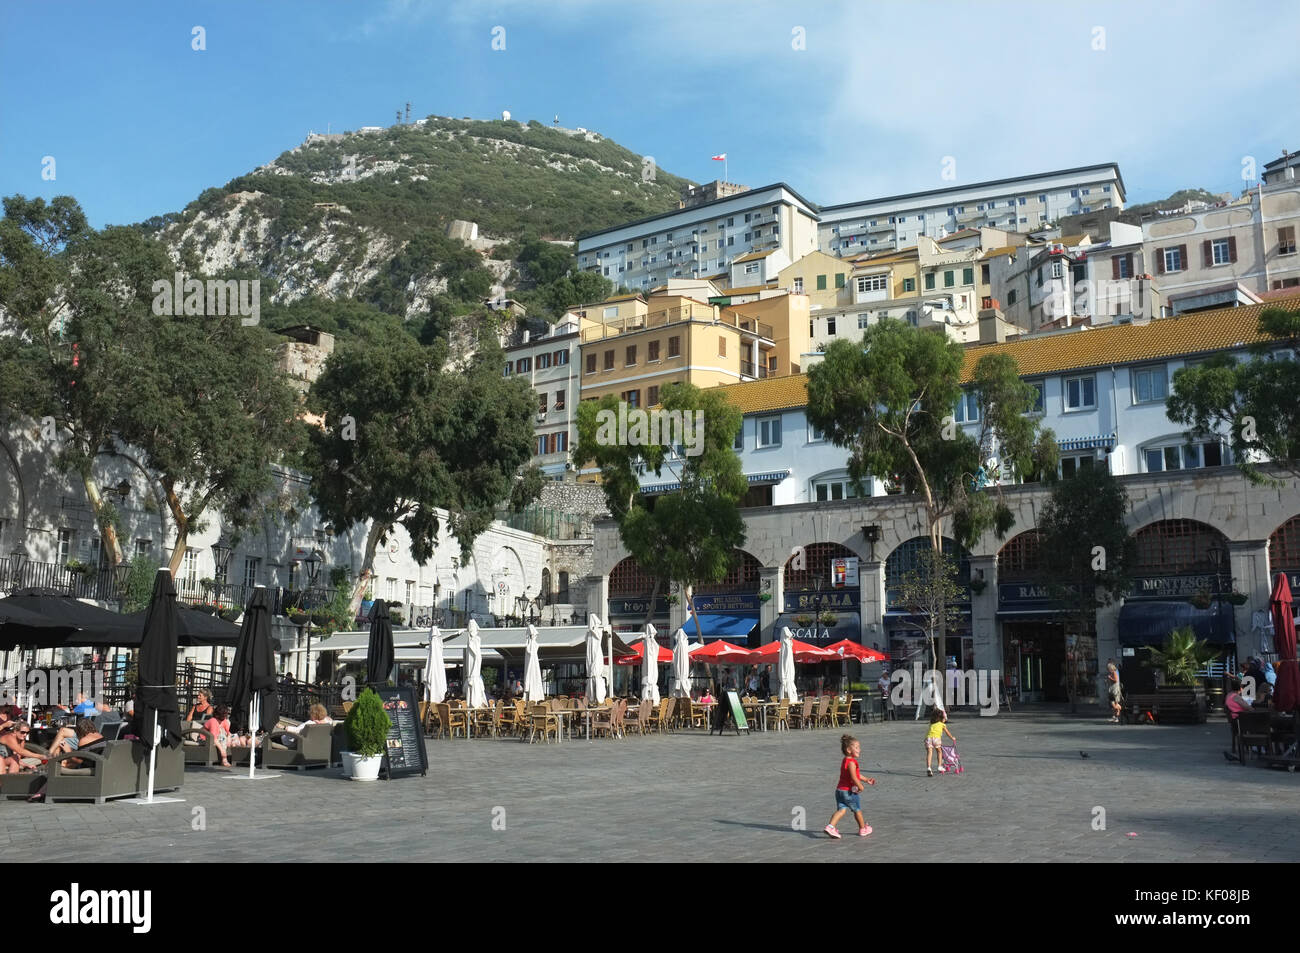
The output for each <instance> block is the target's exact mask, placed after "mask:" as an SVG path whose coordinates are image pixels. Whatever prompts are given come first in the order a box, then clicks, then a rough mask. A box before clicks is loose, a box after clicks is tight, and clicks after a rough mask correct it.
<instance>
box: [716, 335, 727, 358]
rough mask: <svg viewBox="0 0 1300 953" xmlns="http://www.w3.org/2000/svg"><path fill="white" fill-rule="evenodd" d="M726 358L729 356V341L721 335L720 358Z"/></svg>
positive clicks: (719, 341) (719, 340)
mask: <svg viewBox="0 0 1300 953" xmlns="http://www.w3.org/2000/svg"><path fill="white" fill-rule="evenodd" d="M726 356H727V339H726V338H724V337H722V336H721V335H719V336H718V357H726Z"/></svg>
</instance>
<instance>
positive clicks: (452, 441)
mask: <svg viewBox="0 0 1300 953" xmlns="http://www.w3.org/2000/svg"><path fill="white" fill-rule="evenodd" d="M504 360H505V358H504V356H503V355H502V353H501V349H500V347H499V346H498V345H497V343H496V341H495V340H494V339H493V338H492V337H491V336H490V335H487V334H484V335H483V336H482V338H481V339H480V341H479V348H478V351H477V353H476V354H475V356H474V357H473V358H472V359H471V360H470V361H469V362H468V363H467V364H466V365H464V366H452V365H449V364H448V360H447V350H446V348H445V347H444V346H441V345H439V346H435V347H432V348H426V347H423V346H421V345H420V344H419V343H418V342H416V341H415V340H413V339H412V338H411V337H410V336H409V335H406V334H404V333H401V332H398V333H392V332H387V333H385V332H382V331H379V330H375V331H372V332H364V333H362V334H361V335H360V336H359V337H358V339H357V340H356V341H355V342H351V343H345V344H343V345H342V346H341V347H340V348H339V349H337V350H336V351H335V352H334V354H333V355H332V356H331V357H330V359H329V360H328V361H327V362H326V365H325V369H324V371H323V372H322V374H321V376H320V377H319V378H318V379H317V381H316V382H315V384H313V385H312V389H311V392H310V394H309V395H308V406H309V408H310V409H311V410H312V412H313V413H317V414H322V415H324V418H325V421H326V426H325V428H324V429H317V430H313V431H312V432H311V435H310V440H311V446H310V450H309V453H308V470H309V472H310V473H311V475H312V487H311V491H312V496H313V498H314V499H315V501H316V505H317V506H318V507H319V509H320V512H321V514H322V516H324V518H325V519H326V520H328V521H329V522H330V523H331V524H332V525H333V527H334V530H335V532H336V533H343V532H346V531H347V530H348V529H349V528H351V527H352V526H355V525H358V524H365V523H369V524H370V529H369V532H368V534H367V537H366V545H365V550H364V555H363V563H362V568H361V572H360V574H359V575H358V577H357V579H356V580H355V582H354V584H353V588H352V594H351V609H352V612H353V613H355V612H356V609H357V608H358V607H359V605H360V603H361V599H362V596H363V595H364V594H365V592H366V590H367V588H368V587H369V586H370V583H371V580H372V578H373V576H374V557H375V550H376V548H377V547H378V545H379V543H380V542H382V541H384V540H386V539H387V538H388V535H389V534H390V533H391V532H392V531H393V529H394V528H395V527H396V526H397V525H398V524H401V525H402V526H403V527H404V528H405V529H406V531H407V533H408V534H409V535H410V537H411V552H412V554H413V555H414V556H415V558H416V559H417V560H418V561H420V562H424V561H426V560H428V559H429V558H430V557H431V556H432V555H433V550H434V546H435V544H436V542H437V538H438V535H439V532H440V529H441V526H442V520H441V518H440V517H439V513H438V510H439V509H442V510H446V511H447V513H448V517H447V528H448V529H449V530H450V531H451V533H452V535H454V536H455V537H456V539H457V541H458V542H459V543H460V549H461V559H462V561H463V562H468V560H469V558H470V555H471V552H472V546H473V542H474V540H475V539H476V538H477V537H478V536H479V534H481V533H482V532H483V531H484V530H486V529H487V528H488V526H490V525H491V522H492V520H493V518H494V517H495V513H496V507H497V505H498V504H500V503H502V502H504V501H505V500H507V499H508V498H509V497H510V494H511V490H512V489H513V486H514V482H515V480H516V478H517V476H518V471H519V469H520V468H521V467H522V466H524V464H526V463H527V462H528V459H529V457H530V455H531V453H532V445H533V427H532V418H533V414H534V413H535V412H536V409H537V403H536V400H537V399H536V397H535V396H534V394H533V391H532V389H531V388H529V387H528V385H527V383H526V382H525V381H523V380H521V379H518V378H503V377H502V376H501V367H502V365H503V363H504Z"/></svg>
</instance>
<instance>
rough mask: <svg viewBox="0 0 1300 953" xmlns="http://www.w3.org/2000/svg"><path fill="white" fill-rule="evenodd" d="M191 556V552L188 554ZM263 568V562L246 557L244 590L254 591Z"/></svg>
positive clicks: (187, 553) (252, 557)
mask: <svg viewBox="0 0 1300 953" xmlns="http://www.w3.org/2000/svg"><path fill="white" fill-rule="evenodd" d="M185 555H186V556H188V555H189V551H187V552H186V554H185ZM261 568H262V560H260V559H258V558H256V557H254V556H245V557H244V588H245V589H252V588H253V587H254V586H256V585H257V574H258V572H259V571H260V570H261Z"/></svg>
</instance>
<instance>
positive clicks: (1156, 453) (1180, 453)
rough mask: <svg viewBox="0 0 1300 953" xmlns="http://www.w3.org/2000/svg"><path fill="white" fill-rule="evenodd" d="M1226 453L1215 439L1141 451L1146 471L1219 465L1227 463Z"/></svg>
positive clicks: (1190, 468) (1148, 448)
mask: <svg viewBox="0 0 1300 953" xmlns="http://www.w3.org/2000/svg"><path fill="white" fill-rule="evenodd" d="M1228 456H1229V455H1228V454H1227V453H1226V452H1225V451H1224V449H1223V445H1222V444H1220V443H1218V442H1217V441H1214V442H1209V443H1181V444H1174V445H1172V446H1166V447H1147V448H1146V449H1144V450H1143V451H1142V459H1143V462H1145V463H1146V468H1147V472H1148V473H1162V472H1163V471H1165V470H1197V469H1200V468H1201V467H1221V466H1224V465H1225V464H1226V463H1228Z"/></svg>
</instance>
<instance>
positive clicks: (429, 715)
mask: <svg viewBox="0 0 1300 953" xmlns="http://www.w3.org/2000/svg"><path fill="white" fill-rule="evenodd" d="M438 708H439V706H438V705H436V704H431V703H426V705H425V712H424V719H423V721H422V724H423V725H424V733H425V734H426V735H429V736H430V737H433V738H437V737H438V736H439V735H441V734H442V719H441V718H439V717H438Z"/></svg>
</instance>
